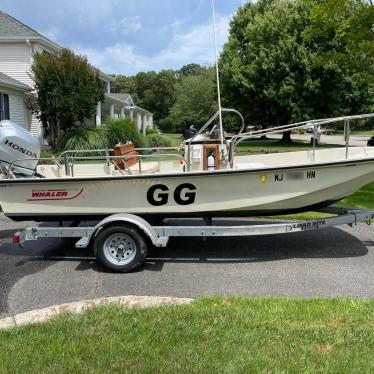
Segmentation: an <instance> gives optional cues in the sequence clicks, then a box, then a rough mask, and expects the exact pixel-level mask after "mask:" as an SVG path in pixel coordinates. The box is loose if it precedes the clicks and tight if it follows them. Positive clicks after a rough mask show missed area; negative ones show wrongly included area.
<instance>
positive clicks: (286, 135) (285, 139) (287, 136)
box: [280, 131, 292, 143]
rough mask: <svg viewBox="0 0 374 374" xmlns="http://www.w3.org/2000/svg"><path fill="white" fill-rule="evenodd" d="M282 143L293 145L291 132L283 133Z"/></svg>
mask: <svg viewBox="0 0 374 374" xmlns="http://www.w3.org/2000/svg"><path fill="white" fill-rule="evenodd" d="M280 142H281V143H292V139H291V131H286V132H284V133H283V136H282V139H281V140H280Z"/></svg>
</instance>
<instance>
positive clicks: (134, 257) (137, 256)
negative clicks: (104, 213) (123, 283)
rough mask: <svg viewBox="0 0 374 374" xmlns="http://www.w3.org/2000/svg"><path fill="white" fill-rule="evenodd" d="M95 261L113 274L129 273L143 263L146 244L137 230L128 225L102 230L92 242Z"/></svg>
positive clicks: (145, 254)
mask: <svg viewBox="0 0 374 374" xmlns="http://www.w3.org/2000/svg"><path fill="white" fill-rule="evenodd" d="M94 253H95V257H96V260H97V261H98V262H99V263H100V264H102V265H103V266H104V267H105V268H106V269H107V270H109V271H111V272H115V273H127V272H130V271H132V270H134V269H136V268H138V267H139V266H141V265H142V264H143V263H144V260H145V258H146V256H147V242H146V240H145V238H144V235H142V234H141V233H140V232H139V230H137V229H136V228H134V227H133V226H130V225H118V224H117V225H115V226H114V225H113V226H108V227H106V228H103V229H102V230H101V231H100V232H99V234H98V235H97V237H96V238H95V240H94Z"/></svg>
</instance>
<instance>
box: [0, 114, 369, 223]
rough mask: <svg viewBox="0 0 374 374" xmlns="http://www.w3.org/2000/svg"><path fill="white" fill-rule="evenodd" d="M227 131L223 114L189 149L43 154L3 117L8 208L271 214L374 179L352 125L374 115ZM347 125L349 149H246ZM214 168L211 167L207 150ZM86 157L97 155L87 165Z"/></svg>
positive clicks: (33, 215)
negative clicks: (353, 143) (262, 140)
mask: <svg viewBox="0 0 374 374" xmlns="http://www.w3.org/2000/svg"><path fill="white" fill-rule="evenodd" d="M222 111H223V112H225V111H226V112H234V113H237V114H238V115H239V116H240V118H241V119H242V128H241V130H240V131H239V132H238V134H234V135H231V136H228V135H227V136H226V135H225V133H224V132H221V131H220V128H219V125H215V121H216V120H217V119H218V118H219V115H220V113H218V112H217V113H216V114H215V115H214V116H213V117H212V119H211V120H209V121H208V122H207V124H206V125H205V126H203V127H202V128H201V129H200V130H199V131H198V132H197V133H196V134H194V135H193V136H192V137H191V138H189V139H187V140H185V141H184V142H183V144H182V145H181V146H180V147H175V148H172V147H169V148H147V149H145V148H136V147H135V146H134V145H133V144H120V145H118V146H116V147H115V148H114V149H111V150H92V151H76V150H71V151H66V152H64V153H62V154H61V155H60V156H59V157H56V158H52V159H41V158H40V149H39V148H38V145H37V144H35V141H34V139H31V138H32V136H31V135H29V134H28V133H27V132H25V131H22V129H21V130H20V129H19V126H17V125H16V124H14V123H11V122H9V121H3V122H1V123H0V160H2V161H0V167H1V171H2V172H1V174H0V205H1V209H2V211H3V212H4V214H5V216H7V217H9V218H11V219H13V220H22V221H24V220H36V221H68V220H69V221H70V220H75V221H83V220H97V219H103V218H105V217H108V216H110V215H113V214H116V213H130V214H134V215H137V216H140V217H144V218H146V219H149V218H154V217H157V218H168V217H225V216H230V217H239V216H259V215H260V216H268V215H279V214H288V213H294V212H304V211H311V210H315V209H318V208H322V207H326V206H329V205H332V204H334V203H336V202H338V201H339V200H341V199H343V198H345V197H347V196H349V195H351V194H353V193H354V192H355V191H357V190H358V189H360V188H361V187H363V186H365V185H366V184H368V183H370V182H372V181H374V147H350V146H349V133H350V124H351V122H352V121H355V120H362V119H366V118H370V117H374V114H364V115H358V116H345V117H338V118H330V119H320V120H314V121H305V122H300V123H296V124H290V125H287V126H280V127H274V128H271V129H264V130H257V131H253V129H250V131H248V132H246V131H245V124H244V120H243V118H242V116H241V115H240V113H238V112H237V111H234V110H228V109H222ZM341 122H343V123H344V127H345V140H346V142H345V146H342V147H334V148H327V149H325V148H317V146H316V143H317V140H316V138H317V137H313V139H314V140H313V141H312V146H311V149H310V150H307V151H304V150H303V151H297V152H286V153H274V154H251V155H240V153H237V149H238V145H239V144H240V143H242V142H244V141H246V140H248V139H255V138H259V137H261V136H263V135H265V134H280V133H283V132H285V131H299V130H302V129H306V128H310V126H313V128H314V129H315V133H316V132H317V130H318V128H320V127H321V126H324V125H327V124H332V123H341ZM212 155H213V157H214V159H215V166H214V168H213V170H212V167H211V166H209V167H208V162H207V160H208V157H209V156H212ZM84 161H89V163H87V162H86V163H85V162H84Z"/></svg>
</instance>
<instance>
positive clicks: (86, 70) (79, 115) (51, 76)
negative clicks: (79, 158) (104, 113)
mask: <svg viewBox="0 0 374 374" xmlns="http://www.w3.org/2000/svg"><path fill="white" fill-rule="evenodd" d="M31 76H32V78H33V80H34V82H35V89H36V91H37V98H36V103H35V106H34V108H33V112H34V113H35V114H36V116H37V117H38V119H39V120H40V121H41V122H42V124H43V126H44V127H45V128H48V130H49V135H50V141H51V145H52V147H53V148H54V147H55V146H56V144H57V141H58V138H59V137H60V135H61V130H63V131H66V130H68V129H69V128H71V127H72V126H74V125H75V124H76V123H77V122H78V123H82V122H83V121H84V119H85V118H89V117H91V116H92V115H93V114H94V113H95V108H96V104H97V103H98V102H99V101H103V100H104V90H103V85H102V82H101V80H100V78H99V72H98V70H97V69H95V68H94V67H92V66H91V65H90V64H89V63H88V62H87V58H86V57H83V56H77V55H75V54H74V53H73V52H72V51H71V50H69V49H62V50H61V52H60V53H46V52H41V53H35V54H34V62H33V64H32V66H31Z"/></svg>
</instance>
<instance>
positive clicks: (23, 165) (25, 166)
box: [0, 121, 41, 176]
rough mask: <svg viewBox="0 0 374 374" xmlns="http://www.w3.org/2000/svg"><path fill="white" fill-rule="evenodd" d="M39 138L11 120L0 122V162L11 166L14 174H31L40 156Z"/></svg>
mask: <svg viewBox="0 0 374 374" xmlns="http://www.w3.org/2000/svg"><path fill="white" fill-rule="evenodd" d="M40 151H41V146H40V142H39V140H38V139H37V138H36V137H35V136H33V135H31V134H30V133H29V132H28V131H27V130H26V129H24V128H23V127H22V126H20V125H17V124H16V123H14V122H12V121H1V122H0V164H1V165H2V166H5V167H9V165H10V164H12V163H13V162H15V161H17V162H16V163H15V164H14V165H13V166H14V168H13V172H14V173H15V174H20V175H25V176H31V175H33V172H34V170H35V168H36V165H37V163H38V160H37V159H38V158H39V157H40ZM18 160H22V161H18Z"/></svg>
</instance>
